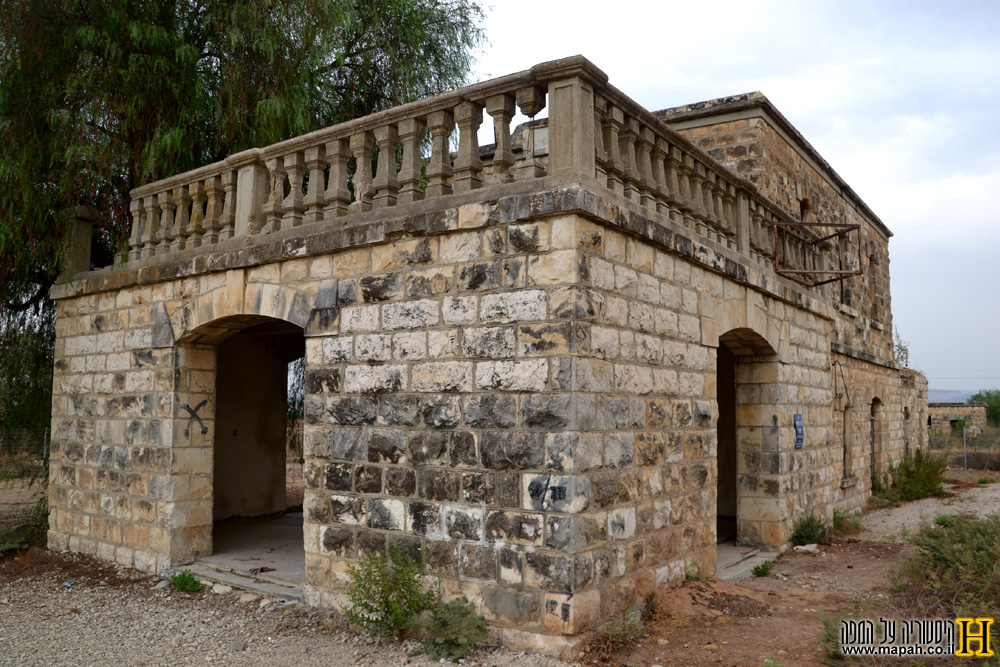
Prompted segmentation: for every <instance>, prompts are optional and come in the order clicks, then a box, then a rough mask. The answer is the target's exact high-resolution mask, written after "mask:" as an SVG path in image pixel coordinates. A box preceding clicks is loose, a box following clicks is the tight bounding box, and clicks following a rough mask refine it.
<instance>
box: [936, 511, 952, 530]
mask: <svg viewBox="0 0 1000 667" xmlns="http://www.w3.org/2000/svg"><path fill="white" fill-rule="evenodd" d="M934 523H936V524H937V525H939V526H944V527H945V528H950V527H952V526H954V525H955V517H953V516H951V515H950V514H938V515H937V516H936V517H934Z"/></svg>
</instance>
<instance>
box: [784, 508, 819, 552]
mask: <svg viewBox="0 0 1000 667" xmlns="http://www.w3.org/2000/svg"><path fill="white" fill-rule="evenodd" d="M826 542H827V527H826V522H825V521H823V520H822V519H820V518H819V517H818V516H816V515H815V514H813V513H812V512H810V513H809V514H807V515H805V516H804V517H801V518H799V519H798V520H797V521H796V522H795V525H794V526H792V544H794V545H795V546H797V547H799V546H803V545H806V544H825V543H826Z"/></svg>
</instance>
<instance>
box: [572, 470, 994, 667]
mask: <svg viewBox="0 0 1000 667" xmlns="http://www.w3.org/2000/svg"><path fill="white" fill-rule="evenodd" d="M984 478H989V482H987V483H980V481H985V479H984ZM945 479H946V484H945V489H946V491H947V493H946V495H945V496H943V497H940V498H926V499H924V500H919V501H915V502H911V503H904V504H903V505H901V506H900V507H896V508H886V509H881V510H876V511H872V512H869V513H868V514H866V515H865V516H864V517H863V519H862V525H863V530H862V531H861V532H860V533H859V534H857V535H855V536H844V535H840V536H837V537H836V538H835V539H834V540H833V543H832V544H830V545H822V546H820V553H819V554H800V553H787V554H784V555H782V556H781V557H780V558H778V560H777V561H776V562H775V563H774V566H773V568H772V570H771V574H770V575H769V576H766V577H753V578H749V579H744V580H742V581H739V582H735V583H729V582H725V581H722V580H719V579H710V580H707V581H689V582H685V583H684V584H682V585H681V586H679V587H677V588H673V589H662V590H660V591H659V593H658V594H657V598H656V601H657V604H656V608H657V611H656V612H655V613H654V614H653V615H652V618H651V619H650V620H649V621H648V622H647V623H646V624H645V627H644V629H643V634H642V636H640V637H639V639H638V641H636V642H634V643H633V644H631V645H628V646H625V647H624V648H619V649H618V650H615V651H607V650H603V648H604V646H602V642H600V641H599V642H597V643H595V645H594V647H592V649H591V651H590V653H589V654H588V656H587V658H588V662H590V663H591V664H596V665H604V664H607V665H621V666H635V667H639V666H643V667H652V666H654V665H661V666H663V667H667V666H670V665H691V666H708V665H733V666H738V667H743V666H747V667H760V666H762V665H766V664H774V665H784V666H785V667H796V666H809V667H813V666H817V665H822V664H823V663H822V662H820V661H819V660H818V659H817V656H819V655H822V651H821V648H820V645H819V641H818V635H819V634H820V632H821V631H822V629H823V623H822V620H821V619H822V616H823V615H824V614H825V615H831V616H832V615H837V614H838V613H840V612H842V611H849V612H851V613H855V614H857V615H858V616H859V617H862V618H878V617H879V616H880V615H881V616H883V617H886V618H890V617H892V618H902V617H909V614H907V613H906V612H905V611H901V610H900V609H899V608H898V604H899V602H898V600H897V599H896V598H894V597H893V595H892V589H893V586H894V583H895V580H896V577H897V576H898V570H899V566H900V565H901V562H902V560H903V558H904V556H905V555H906V554H908V553H910V552H911V551H912V549H913V548H914V547H913V546H912V545H910V544H909V543H908V542H907V541H906V537H907V536H908V535H912V534H915V533H916V532H917V531H918V530H919V529H920V526H921V525H923V524H926V523H928V522H931V521H933V520H934V519H935V517H937V516H938V515H940V514H953V515H954V514H964V513H969V514H975V515H977V516H986V515H987V514H992V513H997V512H1000V474H998V473H995V472H993V473H989V472H983V471H980V470H968V471H966V470H954V469H953V470H949V471H947V473H946V475H945ZM606 643H607V640H606V638H605V641H604V644H606ZM768 660H771V663H768V662H767V661H768ZM903 662H905V661H903ZM886 664H902V663H901V662H900V661H899V660H898V659H897V660H896V661H895V662H891V661H890V662H889V663H886ZM935 664H940V665H942V666H943V665H945V664H950V663H946V662H941V661H939V662H937V663H935Z"/></svg>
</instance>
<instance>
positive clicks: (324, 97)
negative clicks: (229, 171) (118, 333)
mask: <svg viewBox="0 0 1000 667" xmlns="http://www.w3.org/2000/svg"><path fill="white" fill-rule="evenodd" d="M481 20H482V11H481V9H480V7H479V6H478V4H477V2H476V0H44V1H39V0H0V183H2V187H0V344H2V345H4V346H5V347H7V346H9V345H10V341H9V339H8V338H5V337H4V332H6V334H11V332H12V331H14V332H17V331H35V332H38V333H41V334H43V337H44V338H45V339H46V340H47V341H51V338H52V326H51V320H52V307H51V304H50V303H49V302H48V301H47V296H46V295H47V293H48V289H49V287H50V286H51V285H52V284H53V282H54V281H55V279H56V277H57V276H58V274H59V267H60V265H61V261H62V257H63V247H64V240H65V238H66V236H67V226H68V225H67V218H66V216H65V215H64V212H65V211H66V210H68V209H69V208H70V207H73V206H79V205H88V206H92V207H94V208H95V209H96V210H97V211H98V212H99V213H100V215H101V216H102V220H101V222H100V223H99V224H98V225H97V229H96V230H95V247H94V251H95V252H94V257H95V263H104V264H106V263H110V261H111V259H112V257H113V255H114V254H115V253H116V252H120V251H121V249H122V247H123V245H124V244H125V242H126V239H127V237H128V228H129V217H128V192H129V190H131V189H132V188H134V187H136V186H137V185H139V184H141V183H144V182H147V181H150V180H154V179H158V178H163V177H165V176H169V175H171V174H174V173H178V172H182V171H186V170H188V169H191V168H194V167H196V166H198V165H201V164H205V163H208V162H213V161H216V160H219V159H221V158H223V157H225V156H226V155H229V154H231V153H234V152H236V151H240V150H243V149H246V148H250V147H253V146H263V145H267V144H269V143H273V142H275V141H279V140H282V139H286V138H288V137H292V136H295V135H298V134H302V133H305V132H309V131H311V130H314V129H317V128H320V127H324V126H327V125H331V124H335V123H338V122H341V121H343V120H347V119H350V118H353V117H357V116H361V115H366V114H370V113H372V112H374V111H377V110H380V109H384V108H387V107H391V106H394V105H397V104H401V103H404V102H407V101H410V100H413V99H418V98H420V97H423V96H427V95H431V94H434V93H438V92H441V91H443V90H447V89H449V88H453V87H455V86H458V85H461V84H462V83H464V80H465V77H466V76H467V73H468V71H469V68H470V65H471V63H472V58H473V54H474V52H475V51H476V50H477V49H478V48H479V47H480V46H481V44H482V43H483V41H484V37H483V33H482V30H481V28H480V27H479V24H480V21H481ZM33 340H35V344H37V338H36V339H33ZM49 344H50V343H49ZM25 345H28V347H30V345H29V344H28V343H25ZM0 352H2V351H0ZM40 353H42V354H50V353H49V352H47V351H46V350H45V349H41V350H40ZM0 356H3V354H2V353H0ZM28 365H29V366H30V365H31V364H28ZM35 365H36V366H40V367H43V366H44V363H36V364H35ZM21 366H22V367H23V366H24V364H22V365H21ZM3 372H4V367H3V364H2V362H0V374H2V373H3ZM4 386H5V385H4V384H3V382H2V380H0V391H4ZM2 406H3V399H2V397H0V410H2V409H3V407H2Z"/></svg>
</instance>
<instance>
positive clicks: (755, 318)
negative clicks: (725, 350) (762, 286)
mask: <svg viewBox="0 0 1000 667" xmlns="http://www.w3.org/2000/svg"><path fill="white" fill-rule="evenodd" d="M765 306H766V304H765V303H764V299H763V297H761V296H760V295H757V294H756V293H754V292H750V291H749V290H748V291H747V296H746V298H737V299H729V300H726V301H720V302H718V303H717V304H715V307H714V309H713V312H712V315H711V317H709V316H703V317H702V326H701V332H702V340H701V342H702V344H703V345H708V346H710V347H718V346H719V342H720V339H721V338H722V337H723V336H727V335H730V334H731V333H732V332H733V331H749V332H752V333H754V334H756V336H750V335H749V334H748V333H744V334H741V335H742V336H743V337H745V338H746V339H747V340H748V341H751V340H752V341H754V346H755V349H760V350H761V351H762V352H761V353H762V354H780V351H781V349H782V344H781V341H782V336H781V330H782V325H781V323H780V322H778V321H776V320H774V319H773V318H771V317H769V316H768V313H767V310H766V307H765ZM767 350H769V352H767Z"/></svg>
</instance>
